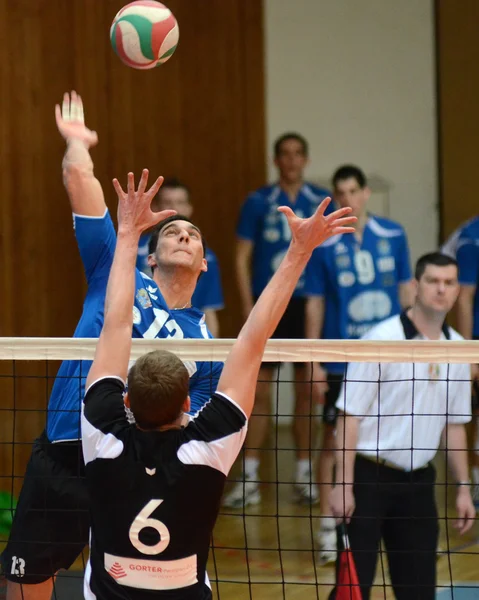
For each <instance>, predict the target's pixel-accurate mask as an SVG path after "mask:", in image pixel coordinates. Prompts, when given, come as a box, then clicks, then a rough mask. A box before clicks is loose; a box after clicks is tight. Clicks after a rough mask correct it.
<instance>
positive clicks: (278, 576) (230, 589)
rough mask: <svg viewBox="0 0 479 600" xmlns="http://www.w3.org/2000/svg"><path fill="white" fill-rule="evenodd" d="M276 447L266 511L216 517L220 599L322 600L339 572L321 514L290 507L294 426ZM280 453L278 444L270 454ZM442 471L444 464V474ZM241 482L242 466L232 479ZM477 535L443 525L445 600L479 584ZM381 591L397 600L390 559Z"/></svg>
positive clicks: (268, 465)
mask: <svg viewBox="0 0 479 600" xmlns="http://www.w3.org/2000/svg"><path fill="white" fill-rule="evenodd" d="M277 445H278V447H279V448H283V449H281V450H278V451H277V452H276V451H275V450H270V451H266V452H265V460H264V461H263V464H262V467H261V478H262V480H263V481H264V483H263V484H262V503H261V505H259V506H257V507H253V508H248V509H246V511H245V515H243V514H242V511H233V510H228V511H226V510H224V511H222V513H221V514H220V516H219V518H218V522H217V526H216V529H215V532H214V546H213V548H212V551H211V554H210V562H209V567H208V573H209V576H210V579H211V580H212V587H213V591H214V597H215V598H217V599H220V600H251V599H252V600H273V599H274V600H278V599H282V598H285V599H287V600H299V599H300V600H310V599H311V600H323V599H326V598H327V597H328V594H329V592H330V590H331V587H332V584H333V581H334V567H333V566H332V565H331V566H326V567H319V566H318V563H317V561H316V557H315V552H314V544H313V540H314V539H315V532H316V531H317V528H318V524H319V519H318V514H319V509H318V507H313V508H304V507H298V506H297V505H295V504H294V503H293V502H292V493H291V492H292V486H291V481H292V471H293V462H294V452H293V451H292V438H291V436H290V431H289V428H288V427H280V432H279V435H278V444H277ZM274 446H275V444H272V448H274ZM443 471H444V467H443V465H441V464H440V461H439V464H438V472H439V473H443ZM238 475H239V470H238V467H236V468H235V469H234V471H233V472H232V476H233V477H234V476H238ZM277 481H279V482H281V483H279V484H277V483H276V482H277ZM230 485H231V484H228V486H230ZM227 489H229V487H228V488H227ZM441 489H443V488H441ZM438 503H439V506H440V510H441V515H442V516H444V515H445V502H444V501H442V502H441V499H440V498H438ZM448 505H449V506H448V515H449V518H451V517H452V516H453V515H454V503H453V501H451V500H449V502H448ZM478 534H479V528H478V525H477V524H476V525H475V526H474V528H473V530H472V531H471V532H470V533H468V534H466V535H465V536H464V537H460V536H458V535H457V533H456V532H455V530H454V529H453V528H452V527H451V522H449V527H448V531H446V527H445V521H442V522H441V540H440V545H441V548H442V550H443V553H442V554H441V553H440V554H439V555H438V556H439V558H438V584H439V587H438V597H439V598H442V597H443V596H441V595H440V594H439V591H440V590H441V587H442V586H444V594H445V595H444V598H448V599H449V598H454V599H456V598H459V597H461V598H462V596H458V595H457V594H456V593H455V594H454V595H451V594H449V593H447V588H450V587H451V586H452V584H455V585H461V584H465V585H467V584H468V582H469V583H470V584H472V585H473V584H474V583H476V584H477V583H478V582H479V543H478V542H479V540H478ZM279 548H281V551H280V550H279ZM75 566H76V568H81V562H80V561H77V563H76V565H75ZM375 584H376V585H377V587H376V588H375V590H374V592H373V594H372V598H373V599H374V600H377V599H382V600H385V599H390V598H391V599H392V598H394V596H393V594H392V592H391V589H390V587H389V585H388V575H387V563H386V560H385V559H384V560H383V567H381V561H378V569H377V577H376V582H375ZM446 593H447V595H446ZM467 593H468V592H466V594H467ZM471 593H472V595H465V596H464V598H468V599H469V598H479V589H478V590H477V592H474V591H471ZM476 594H477V595H476Z"/></svg>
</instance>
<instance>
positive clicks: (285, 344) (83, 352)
mask: <svg viewBox="0 0 479 600" xmlns="http://www.w3.org/2000/svg"><path fill="white" fill-rule="evenodd" d="M234 341H235V340H233V339H216V340H204V339H201V340H193V339H187V340H178V339H174V338H172V339H155V340H144V339H134V340H133V346H132V353H131V358H132V359H137V358H138V357H139V356H141V355H142V354H144V353H145V352H150V351H152V350H159V349H163V350H171V351H173V352H174V353H175V354H176V355H177V356H179V358H181V359H182V360H194V361H224V360H225V359H226V357H227V356H228V353H229V352H230V350H231V348H232V346H233V344H234ZM96 344H97V340H96V339H92V338H15V337H11V338H8V337H4V338H0V360H91V359H93V357H94V353H95V347H96ZM263 359H264V361H265V362H326V363H327V362H368V363H377V362H382V363H403V362H408V363H411V362H417V363H477V362H479V341H437V342H436V341H415V340H404V341H394V342H389V341H373V340H277V339H273V340H269V341H268V343H267V345H266V350H265V353H264V358H263Z"/></svg>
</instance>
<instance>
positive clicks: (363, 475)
mask: <svg viewBox="0 0 479 600" xmlns="http://www.w3.org/2000/svg"><path fill="white" fill-rule="evenodd" d="M435 479H436V473H435V469H434V467H433V466H432V465H429V466H427V467H425V468H423V469H418V470H417V471H412V472H406V471H400V470H398V469H394V468H391V467H388V466H385V465H381V464H379V463H376V462H372V461H370V460H368V459H366V458H363V457H361V456H357V457H356V463H355V467H354V488H353V489H354V497H355V501H356V509H355V511H354V515H353V517H352V519H351V523H350V524H349V526H348V534H349V542H350V545H351V550H352V552H353V557H354V561H355V564H356V569H357V573H358V579H359V583H360V586H361V593H362V600H369V597H370V593H371V587H372V585H373V581H374V577H375V574H376V568H377V565H378V564H379V569H380V571H381V572H382V576H383V577H384V574H385V571H386V561H385V557H384V555H383V554H382V553H381V554H379V549H380V542H381V539H382V540H383V544H384V549H385V551H386V555H387V562H388V566H389V573H390V577H391V583H392V587H393V589H394V594H395V597H396V599H397V600H434V599H435V597H436V594H435V590H436V549H437V541H438V532H439V526H438V518H437V508H436V501H435V494H434V482H435ZM338 543H340V540H339V539H338ZM339 547H341V546H339ZM378 558H379V560H378ZM338 567H339V561H338V565H337V568H338ZM335 597H336V593H335V591H333V592H332V594H331V596H330V599H331V600H333V599H334V598H335Z"/></svg>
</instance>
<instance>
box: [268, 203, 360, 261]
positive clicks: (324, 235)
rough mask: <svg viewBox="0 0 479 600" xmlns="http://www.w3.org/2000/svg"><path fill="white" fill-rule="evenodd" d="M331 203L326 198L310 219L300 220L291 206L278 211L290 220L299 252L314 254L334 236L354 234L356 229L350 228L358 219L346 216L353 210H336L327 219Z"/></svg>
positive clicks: (294, 241) (281, 207)
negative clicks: (317, 248) (326, 214)
mask: <svg viewBox="0 0 479 600" xmlns="http://www.w3.org/2000/svg"><path fill="white" fill-rule="evenodd" d="M330 202H331V198H325V199H324V200H323V201H322V202H321V204H320V205H319V206H318V208H317V210H316V212H315V213H314V215H313V216H311V217H309V219H300V218H299V217H297V216H296V215H295V214H294V212H293V211H292V210H291V208H289V206H280V207H279V208H278V210H279V211H280V212H282V213H283V214H284V215H285V216H286V218H287V219H288V224H289V227H290V229H291V234H292V237H293V241H292V244H294V245H295V246H296V247H297V248H298V249H299V250H301V251H304V252H306V253H312V252H313V250H314V249H315V248H316V247H317V246H320V245H321V244H322V243H323V242H325V241H326V240H327V239H329V238H330V237H332V236H333V235H339V234H341V233H354V227H350V225H352V224H353V223H355V222H356V221H357V218H356V217H352V216H349V217H348V216H346V215H348V214H349V213H350V212H351V210H352V209H351V208H349V207H344V208H340V209H339V210H335V211H334V212H332V213H331V214H330V215H328V216H327V217H325V216H324V211H325V210H326V208H327V207H328V205H329V204H330Z"/></svg>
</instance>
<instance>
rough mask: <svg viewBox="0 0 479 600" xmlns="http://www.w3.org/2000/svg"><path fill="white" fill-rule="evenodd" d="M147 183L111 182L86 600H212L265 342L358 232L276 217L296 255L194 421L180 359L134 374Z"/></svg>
mask: <svg viewBox="0 0 479 600" xmlns="http://www.w3.org/2000/svg"><path fill="white" fill-rule="evenodd" d="M147 176H148V172H147V171H144V172H143V176H142V178H141V181H140V184H139V187H138V191H137V192H135V189H134V181H133V174H132V173H130V174H129V175H128V193H125V192H123V190H122V189H121V187H120V185H119V184H118V182H117V181H115V182H114V185H115V189H116V191H117V194H118V199H119V209H118V222H119V223H118V237H117V244H116V249H115V254H114V258H113V265H112V268H111V271H110V276H109V280H108V287H107V292H106V298H105V320H104V324H103V328H102V332H101V335H100V339H99V341H98V344H97V348H96V352H95V359H94V361H93V365H92V367H91V369H90V371H89V373H88V378H87V392H86V394H85V398H84V404H83V414H82V423H81V428H82V446H83V455H84V458H85V472H86V479H87V485H88V490H89V493H90V512H91V537H90V558H89V561H88V565H87V568H86V572H85V581H84V596H85V599H86V600H112V599H113V598H115V599H117V600H121V599H123V600H147V599H151V598H153V597H154V598H158V599H161V598H163V599H165V600H166V599H168V600H210V599H211V598H212V593H211V588H210V586H209V583H208V575H207V573H206V563H207V560H208V550H209V544H210V539H211V534H212V531H213V527H214V524H215V521H216V517H217V514H218V510H219V506H220V498H221V494H222V492H223V487H224V484H225V480H226V477H227V475H228V472H229V470H230V468H231V466H232V465H233V463H234V461H235V459H236V457H237V455H238V453H239V451H240V449H241V446H242V444H243V442H244V438H245V435H246V429H247V422H248V418H249V416H250V415H251V411H252V409H253V404H254V396H255V389H256V381H257V377H258V371H259V368H260V365H261V360H262V358H263V352H264V348H265V344H266V342H267V340H268V338H269V337H270V336H271V334H272V333H273V331H274V330H275V328H276V326H277V324H278V322H279V320H280V318H281V317H282V315H283V313H284V311H285V309H286V306H287V304H288V301H289V299H290V298H291V295H292V293H293V291H294V288H295V286H296V283H297V281H298V279H299V277H300V275H301V273H302V271H303V270H304V268H305V266H306V263H307V261H308V260H309V258H310V257H311V253H312V251H313V250H314V248H315V247H316V246H317V245H319V244H320V243H322V242H324V241H325V240H326V239H328V238H329V237H331V236H332V235H336V234H339V233H349V232H351V231H353V229H352V228H351V227H343V225H348V224H350V223H353V222H354V221H355V220H356V219H355V218H354V217H344V218H341V216H343V215H346V214H348V213H349V212H350V209H347V208H344V209H341V210H339V211H336V212H334V213H332V214H330V215H328V216H327V217H325V216H324V211H325V210H326V208H327V206H328V204H329V202H328V201H324V202H322V203H321V206H320V207H319V208H318V210H317V211H316V212H315V214H314V215H313V216H312V217H310V218H309V219H300V218H299V217H296V216H295V215H294V213H293V211H292V210H291V209H290V208H287V207H282V208H281V209H280V211H281V212H282V213H283V214H284V215H285V216H286V218H287V220H288V224H289V226H290V228H291V233H292V241H291V244H290V246H289V248H288V251H287V253H286V255H285V257H284V259H283V261H282V263H281V265H280V266H279V268H278V270H277V271H276V273H275V275H274V276H273V278H272V279H271V281H270V282H269V283H268V285H267V287H266V288H265V290H264V291H263V293H262V294H261V296H260V298H259V300H258V302H257V303H256V304H255V306H254V308H253V310H252V311H251V313H250V315H249V317H248V319H247V321H246V323H245V325H244V326H243V328H242V330H241V332H240V334H239V336H238V339H237V340H236V341H235V344H234V346H233V348H232V350H231V352H230V354H229V356H228V358H227V360H226V362H225V365H224V368H223V371H222V374H221V377H220V380H219V383H218V388H217V391H216V393H214V394H213V396H212V397H211V399H210V400H209V401H208V402H207V403H206V405H205V406H204V407H203V408H202V409H201V410H200V411H199V412H198V413H196V415H195V416H194V417H188V416H187V414H186V413H187V412H188V411H189V409H190V398H189V395H188V371H187V369H186V367H185V365H184V364H183V363H182V361H181V360H180V359H179V358H177V357H176V356H174V355H173V354H171V353H170V352H165V351H163V352H160V351H156V352H149V353H148V354H145V355H144V356H142V357H140V358H139V359H138V361H137V362H136V363H135V365H134V366H133V367H132V368H131V370H130V372H129V373H128V363H129V359H130V351H131V328H132V319H133V316H132V310H131V309H132V305H133V299H134V290H135V287H134V281H135V261H136V255H137V249H138V241H139V239H140V234H141V233H142V232H143V231H145V230H147V229H148V228H149V227H151V226H153V225H154V224H155V223H156V222H157V221H158V214H157V215H156V216H155V214H154V213H152V212H151V209H150V203H151V199H152V190H155V189H156V190H157V189H158V187H159V186H158V182H157V183H156V184H155V185H154V186H153V188H151V189H150V190H149V191H148V192H146V193H145V189H146V181H147ZM160 218H161V215H160ZM180 283H181V281H180ZM127 373H128V391H125V381H126V377H127ZM125 405H126V406H127V407H128V408H130V410H131V412H132V413H133V416H134V417H135V420H136V423H135V424H130V422H129V421H128V419H127V415H126V410H125Z"/></svg>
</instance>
